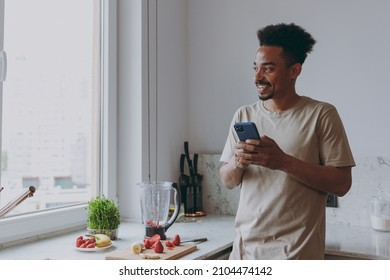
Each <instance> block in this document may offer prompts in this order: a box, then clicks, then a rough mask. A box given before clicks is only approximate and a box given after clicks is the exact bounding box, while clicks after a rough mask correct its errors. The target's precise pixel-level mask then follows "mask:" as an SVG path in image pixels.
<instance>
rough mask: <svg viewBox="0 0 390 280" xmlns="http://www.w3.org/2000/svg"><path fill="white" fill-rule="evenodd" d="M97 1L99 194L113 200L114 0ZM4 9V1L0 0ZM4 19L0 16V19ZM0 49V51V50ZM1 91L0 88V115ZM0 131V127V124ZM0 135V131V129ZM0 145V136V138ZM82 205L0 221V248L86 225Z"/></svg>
mask: <svg viewBox="0 0 390 280" xmlns="http://www.w3.org/2000/svg"><path fill="white" fill-rule="evenodd" d="M100 1H101V16H102V20H101V28H102V39H101V61H102V63H101V69H100V74H101V105H100V106H101V107H100V111H101V112H100V116H101V123H100V133H99V134H100V139H99V146H100V152H99V156H98V161H99V163H98V164H99V169H100V170H99V175H100V176H99V177H100V178H99V180H98V181H99V194H103V195H105V196H106V197H109V198H111V199H114V200H115V199H117V189H116V177H117V176H116V162H117V151H116V146H117V145H116V141H117V139H116V138H117V131H116V124H117V116H116V111H117V110H116V109H117V78H116V77H117V71H116V63H117V62H116V56H117V51H116V44H117V38H116V31H117V23H116V17H117V0H100ZM1 5H2V6H3V7H4V0H0V9H1ZM3 19H4V16H3V15H1V14H0V20H1V21H3ZM0 24H2V25H1V26H0V27H1V28H0V35H1V39H0V43H1V42H2V40H3V26H4V23H1V22H0ZM0 47H1V46H0ZM0 50H2V49H0ZM1 97H2V89H0V113H1V111H2V110H1V106H2V104H1ZM0 120H1V118H0ZM0 123H1V121H0ZM0 128H1V125H0ZM0 135H1V130H0ZM0 144H1V137H0ZM85 209H86V203H81V204H78V205H74V206H68V207H61V208H57V209H50V210H43V211H39V212H34V213H28V214H23V215H15V216H11V217H6V218H2V219H0V228H1V231H0V249H1V248H4V247H8V246H12V245H15V243H20V242H24V241H29V240H36V239H40V238H44V237H47V236H50V235H55V234H59V233H61V232H69V231H71V230H72V229H74V230H76V229H80V228H82V227H85V226H86V215H85Z"/></svg>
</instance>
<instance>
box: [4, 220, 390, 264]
mask: <svg viewBox="0 0 390 280" xmlns="http://www.w3.org/2000/svg"><path fill="white" fill-rule="evenodd" d="M85 233H86V231H85V230H83V229H77V230H73V231H72V232H67V233H63V234H61V235H57V236H52V237H48V236H39V237H37V238H36V239H35V240H34V241H31V242H28V243H24V244H21V245H17V246H13V247H9V248H3V249H0V260H30V259H35V260H37V259H38V260H39V259H58V260H79V259H80V260H83V259H85V260H104V259H105V256H106V255H111V254H112V253H113V252H116V251H119V250H123V249H126V248H130V246H131V244H132V243H133V242H140V241H142V239H143V235H144V225H143V224H141V223H130V222H123V223H122V224H121V226H120V228H119V239H118V240H116V241H114V243H113V244H114V245H113V246H112V247H111V248H108V249H107V250H104V251H99V252H80V251H77V250H76V249H75V247H74V243H75V240H76V238H77V236H79V235H84V234H85ZM176 233H178V234H180V236H181V239H182V240H190V239H195V238H201V237H207V239H208V240H207V241H206V242H202V243H198V244H197V250H196V251H194V252H192V253H190V254H188V255H186V256H184V257H182V258H181V259H184V260H192V259H218V258H220V257H221V256H222V257H226V255H227V253H228V252H229V250H230V248H231V245H232V240H233V238H234V234H235V233H234V216H227V215H214V214H208V215H206V216H204V217H199V218H186V219H185V221H183V222H177V223H174V224H173V225H172V226H171V228H169V229H168V231H167V237H168V238H171V237H173V235H174V234H176ZM0 246H1V245H0ZM0 248H1V247H0ZM326 255H327V256H328V258H329V259H344V258H347V259H348V258H352V259H390V233H389V232H387V233H386V232H377V231H375V230H372V229H371V228H366V227H354V226H345V225H332V224H328V225H327V238H326Z"/></svg>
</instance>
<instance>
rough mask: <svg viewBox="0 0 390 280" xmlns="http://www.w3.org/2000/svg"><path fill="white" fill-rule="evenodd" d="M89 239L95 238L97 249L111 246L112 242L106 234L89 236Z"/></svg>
mask: <svg viewBox="0 0 390 280" xmlns="http://www.w3.org/2000/svg"><path fill="white" fill-rule="evenodd" d="M87 236H88V237H95V239H96V242H95V247H98V248H102V247H106V246H109V245H111V243H112V241H111V239H110V237H108V236H107V235H105V234H102V233H99V234H87Z"/></svg>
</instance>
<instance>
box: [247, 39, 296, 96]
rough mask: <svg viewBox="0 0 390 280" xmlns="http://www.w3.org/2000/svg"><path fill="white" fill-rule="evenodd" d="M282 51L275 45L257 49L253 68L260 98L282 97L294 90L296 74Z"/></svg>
mask: <svg viewBox="0 0 390 280" xmlns="http://www.w3.org/2000/svg"><path fill="white" fill-rule="evenodd" d="M282 52H283V49H282V48H281V47H275V46H262V47H260V48H259V50H258V51H257V54H256V58H255V61H254V63H253V64H254V66H253V69H254V70H255V75H254V80H255V84H256V88H257V91H258V93H259V98H260V100H268V99H272V98H282V97H283V96H284V95H285V94H287V93H288V92H289V91H291V89H293V90H294V76H293V74H292V71H291V67H287V65H286V60H285V59H284V57H283V54H282ZM295 78H296V77H295Z"/></svg>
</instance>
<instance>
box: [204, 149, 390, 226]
mask: <svg viewBox="0 0 390 280" xmlns="http://www.w3.org/2000/svg"><path fill="white" fill-rule="evenodd" d="M219 158H220V154H202V155H200V156H199V173H200V174H202V175H203V186H202V187H203V189H202V191H203V193H202V195H203V205H204V210H205V211H206V212H208V213H219V214H227V215H235V213H236V210H237V206H238V199H239V195H240V193H239V189H238V188H235V189H234V190H228V189H226V188H225V187H224V186H223V185H222V183H221V181H220V179H219V173H218V170H219V167H220V162H219ZM355 161H356V167H354V168H353V169H352V170H353V175H352V176H353V185H352V188H351V190H350V191H349V192H348V193H347V194H346V195H345V196H344V197H339V198H337V199H338V207H337V208H327V210H326V214H327V222H328V223H331V224H345V225H356V226H367V227H369V226H371V221H370V203H371V198H372V197H373V196H374V195H375V194H376V192H377V189H378V187H380V188H382V189H383V191H384V192H385V194H386V195H387V196H388V197H390V158H389V157H385V156H372V157H370V156H365V157H356V156H355Z"/></svg>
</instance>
